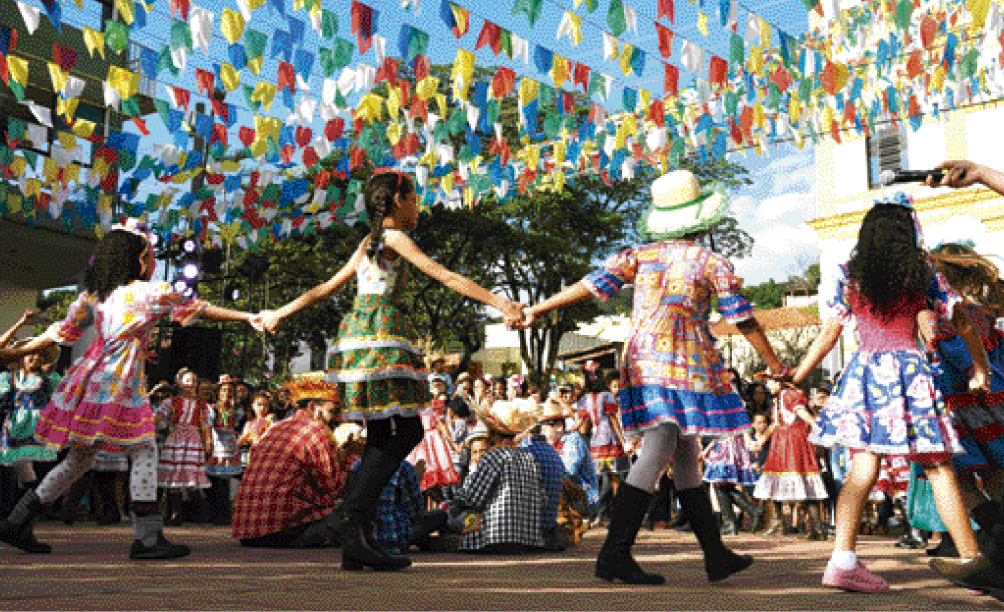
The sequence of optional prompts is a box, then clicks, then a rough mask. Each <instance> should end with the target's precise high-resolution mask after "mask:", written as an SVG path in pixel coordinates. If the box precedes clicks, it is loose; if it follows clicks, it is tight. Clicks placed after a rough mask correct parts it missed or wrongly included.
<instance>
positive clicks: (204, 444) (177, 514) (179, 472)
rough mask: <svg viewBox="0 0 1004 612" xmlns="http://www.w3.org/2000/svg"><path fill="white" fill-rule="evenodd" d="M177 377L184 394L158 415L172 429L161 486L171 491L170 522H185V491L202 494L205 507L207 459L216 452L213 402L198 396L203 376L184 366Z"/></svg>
mask: <svg viewBox="0 0 1004 612" xmlns="http://www.w3.org/2000/svg"><path fill="white" fill-rule="evenodd" d="M174 379H175V381H176V382H177V383H178V386H179V387H180V388H181V395H176V396H174V397H171V398H168V399H166V400H165V401H164V402H163V403H162V404H161V405H160V406H159V408H158V410H157V416H158V418H159V419H161V420H162V421H163V422H164V423H166V424H167V428H168V430H169V433H168V435H167V440H165V441H164V447H163V448H162V449H161V451H160V464H159V465H158V466H157V485H158V486H159V487H160V488H162V489H166V490H167V507H168V513H169V516H168V518H167V519H166V520H165V524H167V525H181V524H182V523H183V522H184V520H185V511H184V507H183V500H182V497H183V495H184V494H185V492H189V493H191V494H193V495H198V497H199V498H200V500H201V502H202V504H200V505H202V506H203V508H205V503H206V500H205V497H204V496H203V495H202V491H203V490H204V489H208V488H209V478H207V477H206V459H207V458H208V457H210V456H211V455H212V448H213V438H212V433H211V432H210V430H209V404H207V403H206V402H205V400H203V399H201V398H199V397H198V396H197V395H196V394H197V393H198V384H199V377H198V376H197V375H196V374H195V372H193V371H192V370H189V369H188V368H182V369H180V370H178V373H177V374H176V375H175V377H174Z"/></svg>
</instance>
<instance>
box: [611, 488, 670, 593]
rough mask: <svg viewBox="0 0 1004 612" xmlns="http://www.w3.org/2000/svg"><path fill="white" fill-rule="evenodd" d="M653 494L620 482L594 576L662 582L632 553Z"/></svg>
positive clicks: (663, 579) (657, 575)
mask: <svg viewBox="0 0 1004 612" xmlns="http://www.w3.org/2000/svg"><path fill="white" fill-rule="evenodd" d="M651 499H652V493H649V492H647V491H643V490H641V489H639V488H637V487H633V486H631V485H629V484H628V483H626V482H622V483H621V485H620V488H619V489H618V490H617V495H616V496H615V497H614V500H613V503H612V504H611V512H610V527H609V528H608V530H607V539H606V540H605V541H604V542H603V548H601V549H600V554H599V556H597V557H596V577H597V578H602V579H603V580H606V581H607V582H613V581H614V580H620V581H622V582H624V583H625V584H664V583H665V582H666V579H665V578H663V577H662V576H660V575H659V574H651V573H649V572H646V571H645V570H643V569H642V568H641V566H640V565H638V563H637V562H636V561H635V560H634V557H632V556H631V547H632V546H634V542H635V538H636V537H637V536H638V529H640V528H641V522H642V519H643V518H644V517H645V511H646V510H647V509H648V504H649V501H651Z"/></svg>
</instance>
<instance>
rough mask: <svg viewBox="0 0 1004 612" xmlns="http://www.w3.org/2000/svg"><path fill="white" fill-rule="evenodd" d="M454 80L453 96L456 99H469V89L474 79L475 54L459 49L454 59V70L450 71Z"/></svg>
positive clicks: (451, 78)
mask: <svg viewBox="0 0 1004 612" xmlns="http://www.w3.org/2000/svg"><path fill="white" fill-rule="evenodd" d="M450 80H451V81H452V82H453V97H454V99H456V100H465V101H466V100H467V90H468V88H469V87H470V86H471V81H472V80H474V54H473V53H471V52H470V51H465V50H464V49H457V58H456V59H455V60H453V71H452V72H451V73H450Z"/></svg>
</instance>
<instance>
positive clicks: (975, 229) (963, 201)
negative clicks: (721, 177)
mask: <svg viewBox="0 0 1004 612" xmlns="http://www.w3.org/2000/svg"><path fill="white" fill-rule="evenodd" d="M1001 125H1004V107H1001V106H997V105H996V104H995V103H991V104H988V105H984V106H983V107H974V108H972V109H963V110H956V111H951V112H948V113H943V114H942V116H941V117H940V118H934V119H929V120H928V121H926V122H925V123H924V125H923V126H922V127H921V128H920V129H919V130H917V131H912V130H909V129H907V136H906V139H907V145H906V146H907V152H908V159H909V167H910V169H918V170H920V169H930V168H934V167H935V166H937V165H938V164H940V163H941V162H943V161H944V160H946V159H971V160H973V161H975V162H978V163H981V164H986V165H988V166H991V167H994V168H997V169H1004V163H1002V162H1001V161H1000V159H1001V157H1000V153H999V151H1000V144H999V143H1000V138H1001V134H1002V132H1001V128H1000V126H1001ZM816 180H817V198H818V201H817V213H816V215H817V216H816V218H815V219H813V220H811V221H809V225H810V227H812V228H813V229H815V230H816V231H817V233H818V234H819V239H820V249H821V256H820V266H821V275H822V283H821V286H820V301H819V308H820V316H821V318H822V319H823V320H825V319H826V318H828V317H829V316H831V314H832V311H831V309H830V308H829V307H828V305H827V301H828V300H829V297H830V296H831V295H832V293H833V288H834V285H835V278H836V273H837V269H838V266H839V265H840V264H842V263H844V262H846V261H847V259H848V258H849V257H850V253H851V250H852V249H853V248H854V244H855V242H856V241H857V232H858V229H859V227H860V224H861V219H862V218H863V217H864V214H865V213H866V212H867V210H868V208H870V207H871V205H872V203H873V202H874V201H875V200H876V199H878V198H880V197H882V196H884V195H892V194H894V193H896V192H900V191H902V192H904V193H907V194H909V195H912V196H913V197H914V206H915V207H916V209H917V212H918V218H919V219H920V222H921V226H922V229H923V234H924V241H925V244H926V245H927V247H928V248H934V247H935V246H937V245H938V244H940V243H942V242H952V241H964V240H971V241H973V242H974V243H975V245H976V250H977V251H979V252H980V253H981V254H983V255H988V256H991V258H992V259H995V260H997V261H1004V198H1001V197H1000V196H998V195H997V194H996V193H994V192H991V191H989V190H987V189H984V188H970V189H965V190H953V189H947V188H944V189H930V188H927V187H923V186H920V185H894V186H892V187H891V188H886V189H885V190H881V189H879V190H869V189H868V163H867V148H866V146H865V139H864V138H863V137H858V138H853V139H852V138H847V139H845V140H844V142H843V143H839V144H838V143H835V142H832V141H827V142H824V143H820V144H819V145H818V148H817V153H816ZM842 344H843V346H842V351H834V353H833V354H831V356H830V357H829V359H828V360H827V361H826V362H824V367H827V369H830V370H831V371H834V370H835V369H838V368H839V367H842V365H843V362H844V361H843V360H844V358H845V357H846V355H847V354H849V352H850V351H851V350H853V348H854V347H855V345H856V344H855V339H854V335H853V331H852V330H845V332H844V338H843V343H842ZM841 352H842V353H843V354H841Z"/></svg>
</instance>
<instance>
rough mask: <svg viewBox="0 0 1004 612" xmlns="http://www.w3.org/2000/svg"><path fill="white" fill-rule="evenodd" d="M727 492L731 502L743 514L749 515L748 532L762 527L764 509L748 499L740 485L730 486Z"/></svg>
mask: <svg viewBox="0 0 1004 612" xmlns="http://www.w3.org/2000/svg"><path fill="white" fill-rule="evenodd" d="M728 493H729V498H730V499H731V500H732V503H733V504H735V505H736V506H738V507H739V509H740V510H742V511H743V514H745V515H746V516H748V517H750V532H755V531H759V530H760V528H761V527H763V515H764V509H763V508H761V507H760V506H758V505H757V504H756V503H755V502H754V501H753V500H752V499H750V497H749V495H747V494H746V491H743V490H742V489H741V488H740V487H732V488H731V489H729V491H728ZM737 531H738V530H737Z"/></svg>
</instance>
